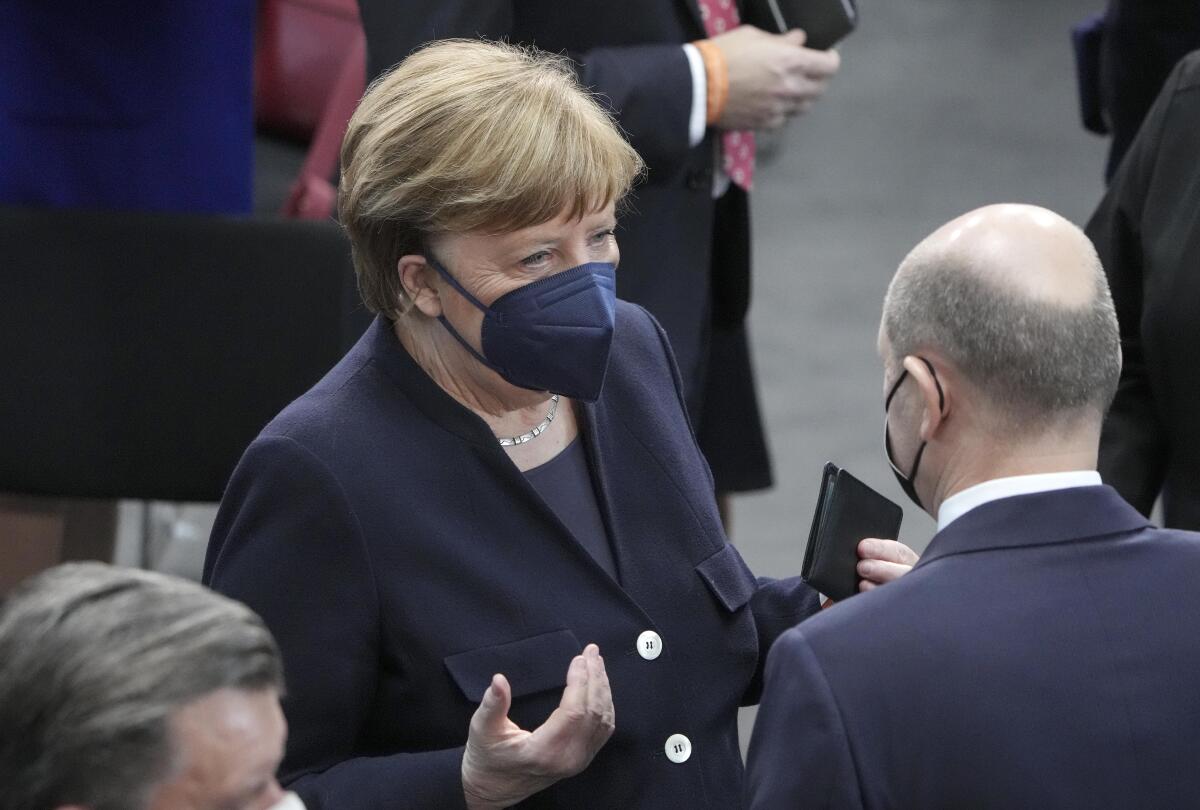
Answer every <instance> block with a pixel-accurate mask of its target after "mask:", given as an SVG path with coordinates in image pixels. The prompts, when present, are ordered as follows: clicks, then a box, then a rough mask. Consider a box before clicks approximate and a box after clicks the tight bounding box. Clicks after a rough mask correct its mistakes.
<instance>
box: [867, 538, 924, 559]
mask: <svg viewBox="0 0 1200 810" xmlns="http://www.w3.org/2000/svg"><path fill="white" fill-rule="evenodd" d="M858 556H859V558H860V559H864V560H883V561H884V562H894V563H902V564H904V565H916V564H917V561H918V560H919V559H920V557H919V556H918V555H917V552H915V551H913V550H912V549H911V548H909V547H908V546H906V545H904V544H903V543H901V542H898V541H896V540H880V539H879V538H877V537H868V538H866V539H865V540H862V541H860V542H859V544H858Z"/></svg>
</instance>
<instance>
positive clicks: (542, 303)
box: [428, 256, 617, 402]
mask: <svg viewBox="0 0 1200 810" xmlns="http://www.w3.org/2000/svg"><path fill="white" fill-rule="evenodd" d="M428 261H429V266H430V267H432V268H433V269H434V270H436V271H437V272H438V274H439V275H440V276H441V277H442V278H444V279H446V281H447V283H449V284H450V286H451V287H453V288H454V289H456V290H458V293H459V295H461V296H462V297H463V298H465V299H467V300H468V301H470V302H471V303H472V304H473V305H474V306H475V307H476V308H477V309H478V310H479V311H481V312H482V313H483V326H482V329H481V333H480V345H481V346H482V347H483V353H482V354H481V353H480V352H478V351H476V350H475V348H474V347H473V346H471V344H470V343H468V342H467V341H466V339H465V338H464V337H463V336H462V335H461V334H459V332H458V330H456V329H455V328H454V327H453V326H451V325H450V321H448V320H447V319H446V316H445V315H444V314H443V315H439V316H438V320H439V321H441V322H442V326H444V327H446V331H448V332H449V333H450V334H451V335H453V336H454V337H455V338H456V339H457V340H458V342H459V343H461V344H462V345H463V346H464V347H465V348H466V350H467V351H469V352H470V353H471V354H472V355H473V356H474V357H475V359H476V360H478V361H479V362H481V363H483V364H484V365H485V366H487V367H488V368H490V369H492V370H493V371H495V372H496V373H497V374H499V375H500V376H501V377H503V378H504V379H505V380H507V381H508V382H510V383H512V384H513V385H518V386H520V387H522V388H528V389H530V390H533V391H549V392H550V393H552V394H561V395H562V396H565V397H570V398H571V399H581V400H583V401H585V402H595V401H596V400H597V399H598V398H599V396H600V389H601V388H602V387H603V386H604V376H605V374H606V373H607V371H608V353H609V350H610V349H611V348H612V338H613V323H614V321H615V319H616V309H617V275H616V273H617V268H616V265H614V264H608V263H603V262H592V263H589V264H581V265H579V266H578V267H572V268H571V269H570V270H564V271H562V272H561V273H555V274H554V275H552V276H546V277H545V278H541V279H538V280H537V281H532V282H530V283H529V284H526V285H525V286H524V287H519V288H518V289H515V290H513V291H512V292H510V293H505V294H504V295H502V296H500V297H499V298H497V299H496V300H495V301H493V302H492V305H491V306H490V307H489V306H484V305H483V304H482V303H480V302H479V299H477V298H476V297H475V296H473V295H472V294H471V293H469V292H468V291H467V289H466V288H465V287H463V286H462V284H459V283H458V281H457V280H456V279H455V278H454V277H453V276H451V275H450V274H449V273H448V272H447V271H446V268H444V267H442V265H441V264H440V263H439V262H438V261H437V260H435V259H434V258H433V257H431V256H428Z"/></svg>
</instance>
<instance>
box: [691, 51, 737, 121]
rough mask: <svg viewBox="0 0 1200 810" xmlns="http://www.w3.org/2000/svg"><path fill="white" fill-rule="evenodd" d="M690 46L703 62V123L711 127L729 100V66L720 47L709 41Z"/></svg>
mask: <svg viewBox="0 0 1200 810" xmlns="http://www.w3.org/2000/svg"><path fill="white" fill-rule="evenodd" d="M692 44H693V45H695V46H696V50H698V51H699V52H700V57H701V58H702V59H703V60H704V79H705V83H706V84H707V87H708V93H707V95H706V100H707V103H706V104H705V121H706V122H707V123H708V124H709V125H710V126H711V125H712V124H715V123H716V122H717V120H718V119H719V118H720V117H721V114H722V113H723V112H725V102H726V101H728V99H729V66H728V65H727V64H726V63H725V54H724V53H722V52H721V46H719V45H717V44H716V43H715V42H713V41H712V40H711V39H698V40H696V41H695V42H693V43H692Z"/></svg>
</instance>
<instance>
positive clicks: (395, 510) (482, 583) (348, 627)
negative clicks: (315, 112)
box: [205, 302, 816, 810]
mask: <svg viewBox="0 0 1200 810" xmlns="http://www.w3.org/2000/svg"><path fill="white" fill-rule="evenodd" d="M581 414H582V419H581V429H582V432H583V435H584V440H585V447H586V449H587V453H588V457H589V460H590V464H591V467H592V470H593V473H594V477H595V480H596V484H597V490H598V492H597V494H598V497H599V500H600V504H601V508H602V511H603V514H604V517H605V521H606V523H607V526H608V529H609V532H610V535H611V538H612V543H613V549H614V553H615V557H616V562H617V568H618V573H619V580H620V581H619V582H617V581H614V580H613V579H612V578H610V577H609V576H608V575H607V574H606V573H605V572H604V570H603V569H602V568H600V567H599V565H597V563H596V562H595V561H594V560H593V558H592V557H591V556H590V555H589V554H588V553H587V551H585V550H584V548H583V547H582V546H581V545H580V544H579V543H578V542H577V541H576V540H575V539H574V538H573V537H572V536H571V535H570V533H569V532H568V530H567V529H566V527H565V526H563V524H562V523H561V522H560V521H559V520H558V518H557V517H556V516H555V514H554V512H553V511H552V510H551V509H550V508H549V507H548V506H547V505H546V504H545V503H544V502H543V501H542V500H541V498H540V497H539V496H538V495H537V493H536V492H535V491H534V490H533V489H532V488H531V487H530V485H529V484H528V483H527V482H526V480H525V478H524V476H523V475H522V474H521V473H520V472H518V470H517V469H516V467H515V466H513V464H512V463H511V462H510V461H509V459H508V456H507V455H505V453H504V452H503V451H502V449H501V448H500V447H499V445H498V444H497V442H496V440H495V437H494V436H493V435H492V434H491V432H490V431H489V430H488V428H487V426H486V425H485V423H484V422H483V421H482V420H480V419H479V418H478V417H476V416H475V415H474V414H472V413H471V412H469V411H467V410H466V409H464V408H463V407H461V406H460V405H458V404H457V403H456V402H455V401H454V400H452V399H451V398H450V397H449V396H448V395H447V394H446V393H445V392H444V391H442V389H441V388H439V387H438V386H437V385H436V384H435V383H434V382H433V381H432V380H431V379H430V378H429V377H428V376H426V375H425V373H424V372H422V371H421V370H420V368H419V367H418V366H417V365H416V364H415V363H414V362H413V361H412V359H411V358H410V357H409V356H408V355H407V354H406V353H405V352H404V350H403V349H402V348H401V345H400V343H399V341H398V340H397V339H396V337H395V335H394V333H393V332H392V330H391V329H390V326H389V324H388V323H387V322H386V321H384V320H379V321H376V323H375V324H374V325H373V326H372V327H371V328H370V329H369V330H368V332H367V333H366V335H365V336H364V337H363V339H362V340H361V341H360V342H359V344H358V345H357V346H356V347H355V348H354V349H353V350H351V352H350V353H349V354H348V355H347V356H346V357H345V358H344V359H343V360H342V361H341V362H340V363H339V364H338V365H337V367H335V368H334V369H333V370H332V371H331V372H330V373H329V375H328V376H327V377H326V378H325V379H324V380H322V381H321V382H320V383H318V384H317V386H316V387H314V388H313V389H312V390H311V391H310V392H308V393H307V394H305V395H304V396H303V397H301V398H300V399H298V400H297V401H296V402H295V403H293V404H292V405H291V406H289V407H288V408H287V409H286V410H285V411H284V412H283V413H282V414H280V415H279V417H277V418H276V419H275V420H274V421H273V422H272V423H271V424H270V425H269V426H268V427H267V428H266V429H265V430H264V431H263V432H262V434H261V435H260V436H259V438H258V439H257V440H256V441H255V442H254V443H253V444H252V445H251V446H250V448H249V449H248V450H247V451H246V455H245V457H244V458H243V459H242V462H241V464H240V465H239V466H238V468H237V470H236V471H235V473H234V475H233V479H232V480H231V481H230V484H229V487H228V489H227V491H226V493H225V498H224V500H223V502H222V505H221V511H220V514H219V516H218V519H217V523H216V525H215V527H214V529H213V536H212V540H211V543H210V546H209V551H208V559H207V561H206V565H205V581H206V582H207V583H209V584H211V585H212V586H213V587H214V588H216V589H217V590H219V591H221V592H223V593H226V594H229V595H230V596H233V597H236V598H238V599H241V600H243V601H245V602H246V603H247V604H249V605H250V606H251V607H252V608H254V609H255V610H256V611H258V612H259V613H260V614H261V615H262V616H263V618H264V619H265V620H266V622H267V624H268V625H269V626H270V628H271V630H272V631H273V632H274V633H275V636H276V638H277V639H278V641H279V644H280V647H281V648H282V650H283V658H284V665H285V674H286V678H287V691H288V694H287V697H286V699H285V701H284V710H285V712H286V714H287V717H288V721H289V724H290V726H291V738H290V742H289V745H288V751H287V756H286V759H285V761H284V763H283V768H282V777H283V779H284V780H285V781H286V782H287V783H289V784H290V785H292V787H293V788H294V789H295V790H297V792H299V793H300V795H301V796H302V797H303V798H304V800H305V801H306V802H307V804H308V807H309V808H310V810H359V809H360V808H379V810H393V809H394V808H405V807H411V808H453V807H458V806H462V803H463V799H462V789H461V784H460V773H459V771H460V767H461V759H462V745H463V744H464V742H465V740H466V735H467V727H468V722H469V720H470V717H471V714H472V713H473V712H474V711H475V708H476V706H477V704H478V702H479V700H480V699H481V697H482V695H483V692H484V690H485V689H486V687H487V684H488V682H489V680H490V678H491V676H492V674H493V673H495V672H503V673H505V674H506V675H507V676H508V677H509V679H510V681H511V682H512V686H513V690H514V694H515V696H516V699H515V702H514V706H513V710H512V713H511V717H512V718H513V720H514V721H515V722H517V723H519V724H520V725H521V726H522V727H524V728H528V729H532V728H534V727H536V726H537V725H539V724H540V723H542V722H543V721H544V720H545V719H546V718H547V717H548V716H549V714H550V712H551V711H552V710H553V709H554V708H555V707H556V706H557V704H558V701H559V699H560V697H561V692H562V687H563V685H564V676H565V674H566V669H567V664H568V663H569V661H570V659H571V657H572V656H573V655H576V654H578V653H579V651H580V650H581V649H582V648H583V646H584V645H585V644H587V643H588V642H596V643H598V644H599V645H600V650H601V652H602V654H603V655H604V657H605V661H606V664H607V668H608V674H609V678H610V680H611V683H612V691H613V700H614V702H615V705H616V716H617V730H616V733H615V734H614V736H613V737H612V739H611V740H610V741H609V742H608V744H607V745H606V746H605V747H604V748H603V749H602V750H601V752H600V753H599V755H598V756H597V757H596V759H595V760H594V761H593V763H592V765H591V766H590V767H589V768H588V769H587V770H586V771H585V772H584V773H583V774H581V775H579V776H576V777H574V778H572V779H569V780H566V781H563V782H560V783H559V784H557V785H555V786H554V787H552V788H550V789H548V790H546V791H544V792H543V793H541V794H539V795H537V796H535V797H534V798H533V799H531V800H530V801H529V802H528V803H527V804H526V805H525V806H528V807H561V808H566V807H570V808H589V807H595V808H606V809H608V808H615V807H621V808H647V809H650V808H653V809H654V810H660V809H661V808H674V807H678V808H714V809H719V810H728V808H734V807H737V806H739V804H740V801H741V792H742V764H741V758H740V756H739V752H738V740H737V724H736V718H737V707H738V705H739V704H741V703H744V702H747V701H752V700H756V699H757V692H758V678H759V672H760V652H761V653H763V654H765V651H766V650H767V649H768V647H769V645H770V642H771V641H772V640H773V639H774V637H775V636H776V635H777V634H778V633H779V632H780V631H782V630H783V629H785V628H786V627H788V626H791V625H792V624H794V623H795V622H796V621H798V620H800V619H801V618H803V617H804V616H806V615H808V614H809V613H811V612H812V611H813V610H814V609H815V607H816V596H815V594H814V593H813V592H812V591H811V590H809V589H808V588H807V587H806V586H804V585H803V584H802V583H800V582H799V581H797V580H785V581H776V582H767V581H762V582H759V581H756V579H755V578H754V576H753V575H752V574H751V573H750V571H749V569H748V568H747V567H746V564H745V563H744V562H743V561H742V558H741V557H740V556H739V554H738V552H737V551H736V550H735V549H734V547H733V546H731V545H729V544H728V543H727V542H726V539H725V536H724V533H723V531H722V529H721V523H720V520H719V518H718V515H717V511H716V504H715V501H714V498H713V494H712V483H711V479H710V478H709V475H708V470H707V467H706V465H705V463H704V459H703V458H702V456H701V455H700V452H699V450H698V449H697V447H696V443H695V440H694V438H693V436H692V433H691V431H690V429H689V428H688V423H687V420H686V416H685V412H684V409H683V401H682V394H681V388H680V384H679V378H678V376H677V374H676V373H675V372H674V369H673V366H672V362H671V357H670V352H669V349H668V348H667V343H666V339H665V336H664V335H663V333H662V331H661V329H659V328H658V327H657V326H656V324H655V323H654V321H653V320H652V319H651V318H650V317H649V316H648V315H647V314H646V313H645V311H644V310H642V309H640V308H638V307H635V306H632V305H630V304H626V303H624V302H622V303H620V304H619V305H618V310H617V329H616V337H615V339H614V344H613V351H612V358H611V362H610V365H609V370H608V377H607V380H606V382H605V385H604V390H603V393H602V396H601V397H600V399H599V401H598V402H597V403H596V404H595V405H593V406H584V407H583V408H582V410H581ZM651 629H652V630H654V631H656V632H657V633H659V635H660V636H661V637H662V639H663V642H664V650H663V652H662V655H661V656H660V657H659V658H658V659H657V660H654V661H647V660H643V658H642V657H641V656H639V655H638V654H637V652H636V651H635V640H636V639H637V637H638V635H639V634H641V633H642V632H643V631H645V630H651ZM675 733H681V734H684V735H686V736H687V737H688V738H689V739H690V740H691V741H692V744H693V748H694V751H693V754H692V756H691V758H690V759H689V760H688V761H687V762H685V763H683V764H673V763H672V762H670V761H669V760H668V759H667V757H666V756H665V753H664V744H665V742H666V740H667V738H668V737H669V736H671V735H672V734H675Z"/></svg>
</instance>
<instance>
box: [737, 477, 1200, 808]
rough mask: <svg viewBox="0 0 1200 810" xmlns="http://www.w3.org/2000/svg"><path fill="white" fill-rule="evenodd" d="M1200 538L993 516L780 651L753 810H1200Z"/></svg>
mask: <svg viewBox="0 0 1200 810" xmlns="http://www.w3.org/2000/svg"><path fill="white" fill-rule="evenodd" d="M1197 582H1200V536H1198V535H1195V534H1192V533H1190V532H1181V531H1171V530H1160V529H1155V528H1152V527H1150V526H1149V525H1148V524H1147V523H1146V520H1145V518H1143V517H1142V516H1141V515H1140V514H1138V513H1137V512H1136V511H1135V510H1134V509H1132V508H1131V507H1130V506H1129V505H1127V504H1126V503H1125V502H1124V501H1122V500H1121V498H1120V496H1118V495H1117V493H1116V492H1115V491H1114V490H1112V489H1111V488H1109V487H1100V486H1096V487H1080V488H1076V489H1070V490H1061V491H1058V492H1047V493H1039V494H1034V495H1025V496H1019V497H1014V498H1006V499H1003V500H1000V501H993V502H991V503H988V504H984V505H983V506H980V507H978V508H976V509H974V510H972V511H970V512H968V513H967V514H965V515H964V516H962V517H961V518H959V519H958V520H957V521H955V522H954V523H952V524H951V525H950V526H948V527H947V528H946V529H945V530H944V531H942V532H940V533H939V534H938V535H937V536H935V537H934V538H933V541H932V542H931V543H930V545H929V548H928V550H927V551H926V554H925V556H924V557H923V558H922V559H921V561H920V563H919V564H918V565H917V566H916V568H915V569H914V570H913V571H912V572H911V573H910V574H908V575H907V576H905V577H903V578H902V579H900V580H898V581H896V582H894V583H891V584H889V585H887V586H885V587H883V588H880V589H878V590H876V591H872V592H871V593H867V594H863V595H861V596H856V597H854V598H852V599H850V600H848V601H847V602H846V603H844V604H840V605H837V606H835V607H833V608H832V609H830V610H828V611H825V612H823V613H822V614H821V615H819V616H817V617H815V618H813V619H812V620H810V621H808V622H805V623H804V624H802V625H801V626H800V627H798V628H796V629H794V630H792V631H790V632H788V633H785V634H784V635H783V636H781V637H780V639H779V641H778V642H777V643H776V644H775V647H774V649H773V650H772V651H771V655H770V658H769V661H768V665H767V675H766V691H765V693H764V697H763V703H762V705H761V707H760V708H759V713H758V725H757V727H756V728H755V730H754V737H753V741H752V743H751V746H750V761H749V777H748V787H749V791H750V796H751V805H752V807H754V808H795V807H806V808H807V807H812V808H850V807H854V808H858V807H864V808H885V807H896V808H968V807H969V808H973V809H974V808H1027V807H1079V808H1091V807H1162V808H1168V807H1170V808H1181V807H1200V771H1198V770H1197V767H1196V765H1197V756H1200V688H1197V673H1198V672H1200V588H1197V587H1196V583H1197Z"/></svg>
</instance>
